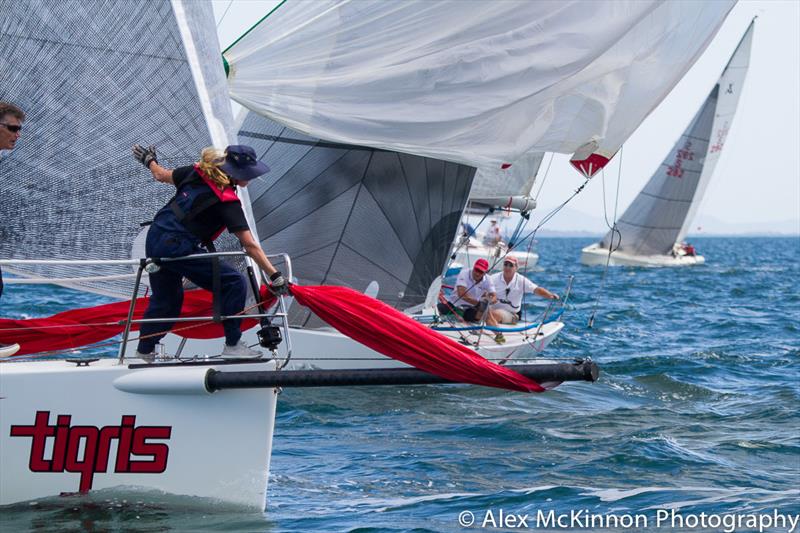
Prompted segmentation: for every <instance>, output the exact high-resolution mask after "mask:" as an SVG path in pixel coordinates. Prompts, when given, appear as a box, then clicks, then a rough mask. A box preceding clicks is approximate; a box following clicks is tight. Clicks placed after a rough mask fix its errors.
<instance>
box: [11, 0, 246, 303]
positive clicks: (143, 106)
mask: <svg viewBox="0 0 800 533" xmlns="http://www.w3.org/2000/svg"><path fill="white" fill-rule="evenodd" d="M0 13H2V17H0V70H2V71H3V72H6V73H10V72H13V73H14V75H13V76H3V79H2V82H0V100H4V101H5V100H7V101H10V102H13V103H15V104H17V105H18V106H20V107H21V108H22V109H23V110H24V111H25V112H26V114H27V120H26V121H25V124H24V129H23V136H22V138H21V139H20V141H19V142H18V143H17V147H16V148H15V149H14V150H13V151H12V152H10V153H7V154H5V157H4V158H3V159H2V160H0V183H2V187H3V191H2V192H3V202H2V203H1V204H0V257H2V258H4V259H51V258H59V259H62V258H63V259H126V258H129V257H130V255H131V246H132V243H133V241H134V239H135V238H136V236H137V235H138V234H139V233H140V232H141V231H142V227H141V226H140V223H141V222H143V221H148V220H150V219H152V217H153V215H154V214H155V212H156V211H157V209H158V208H159V207H161V205H163V204H164V202H166V201H167V200H168V199H169V197H170V196H171V195H172V194H173V193H174V188H172V187H168V186H165V185H163V184H159V183H156V182H155V181H154V180H153V178H152V177H151V176H150V175H149V173H148V172H147V171H146V170H145V169H144V168H143V167H142V166H141V165H139V164H138V163H137V162H136V161H135V160H134V159H133V158H132V157H131V146H132V145H133V144H134V143H137V142H138V143H145V144H153V145H155V146H156V147H157V149H158V156H159V161H160V162H162V163H163V164H165V165H166V166H170V167H173V166H178V165H185V164H189V163H191V162H193V161H196V160H197V157H198V154H199V152H200V150H201V149H202V148H203V147H206V146H210V145H216V146H221V147H224V146H225V145H226V144H227V137H228V132H232V131H233V118H232V116H231V108H230V101H229V98H228V95H227V88H226V82H225V74H224V70H223V67H222V62H221V60H220V52H219V45H218V42H217V35H216V28H215V27H214V18H213V12H212V8H211V5H210V4H208V3H205V2H193V1H192V2H181V1H170V0H149V1H147V2H137V1H129V0H117V1H97V0H95V1H93V0H79V1H63V0H61V1H58V2H54V1H50V0H31V1H26V2H19V1H16V0H10V1H9V0H0ZM143 14H146V16H143ZM154 21H158V22H157V23H154ZM4 270H6V271H11V272H14V273H16V274H18V275H21V276H24V277H42V278H48V279H64V278H67V279H74V278H77V277H83V278H85V277H93V276H97V277H109V276H110V277H112V278H118V277H120V276H125V275H128V276H129V275H130V274H131V267H130V266H112V267H109V266H103V267H99V266H81V267H76V266H56V265H38V266H30V265H14V266H11V267H6V269H4ZM62 284H64V285H68V286H72V287H76V288H79V289H84V290H88V291H92V292H97V293H101V294H106V295H109V296H115V297H129V296H130V295H131V290H132V280H131V279H111V280H102V281H70V282H63V283H62Z"/></svg>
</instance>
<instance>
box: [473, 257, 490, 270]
mask: <svg viewBox="0 0 800 533" xmlns="http://www.w3.org/2000/svg"><path fill="white" fill-rule="evenodd" d="M472 268H473V269H474V270H477V271H479V272H489V261H487V260H486V259H483V258H480V259H478V260H477V261H475V264H474V265H472Z"/></svg>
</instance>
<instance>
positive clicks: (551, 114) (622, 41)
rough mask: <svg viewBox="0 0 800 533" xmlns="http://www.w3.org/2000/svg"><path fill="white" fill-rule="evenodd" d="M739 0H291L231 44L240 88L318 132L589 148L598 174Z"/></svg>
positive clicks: (423, 148) (368, 139)
mask: <svg viewBox="0 0 800 533" xmlns="http://www.w3.org/2000/svg"><path fill="white" fill-rule="evenodd" d="M733 4H734V2H733V0H725V1H717V2H694V1H687V2H657V1H647V0H642V1H636V2H629V1H608V2H583V1H567V2H530V1H523V0H520V1H505V2H462V1H438V2H428V1H424V0H417V1H403V2H400V1H385V0H361V1H350V0H313V1H307V2H303V1H297V2H285V3H282V4H281V5H280V6H279V7H278V8H276V9H275V10H274V11H273V12H272V13H271V14H270V15H269V16H268V17H265V19H263V20H262V21H261V22H259V23H258V24H257V25H256V26H255V27H253V28H251V30H250V31H249V32H248V33H246V34H245V35H244V36H242V37H241V38H240V39H239V40H238V41H236V42H235V43H234V44H233V45H232V46H231V47H229V49H228V50H226V51H225V53H224V55H225V58H226V61H227V64H228V68H229V87H230V92H231V96H232V97H233V98H234V100H236V101H237V102H239V103H240V104H242V105H244V106H245V107H247V108H249V109H251V110H253V111H256V112H258V113H260V114H263V115H265V116H267V117H269V118H271V119H273V120H276V121H277V122H279V123H282V124H285V125H287V126H289V127H291V128H293V129H295V130H297V131H301V132H304V133H308V134H310V135H313V136H315V137H319V138H323V139H327V140H331V141H337V142H342V143H346V144H354V145H366V146H373V147H378V148H385V149H389V150H395V151H400V152H406V153H412V154H416V155H422V156H426V157H433V158H436V159H443V160H448V161H455V162H460V163H466V164H469V165H471V166H475V167H478V168H484V167H485V168H500V167H501V166H502V164H503V163H513V162H514V161H517V160H519V159H520V158H521V157H523V156H524V155H525V154H527V153H531V152H534V153H536V152H540V153H543V152H548V151H553V152H560V153H576V156H575V158H576V159H579V161H575V162H574V164H575V165H576V166H580V167H581V169H582V171H583V172H585V173H586V174H587V175H591V174H592V173H594V172H596V171H597V170H599V168H600V167H601V166H602V165H603V164H604V163H605V162H607V160H608V159H609V158H611V157H612V156H613V155H614V154H615V153H616V152H617V150H618V149H619V147H620V146H621V145H622V143H623V142H624V141H625V139H627V138H628V136H629V135H630V134H631V133H632V132H633V130H634V129H635V128H636V127H637V126H638V125H639V124H640V123H641V122H642V120H644V118H645V117H646V116H647V115H648V114H649V113H650V112H651V111H652V110H653V109H654V108H655V106H656V105H658V103H659V102H660V101H661V100H662V99H663V98H664V97H665V96H666V94H667V93H668V92H669V91H670V90H671V88H672V87H673V86H674V85H675V84H676V83H677V82H678V80H679V79H680V78H681V77H682V76H683V74H684V73H685V72H686V71H687V70H688V68H689V67H690V66H691V65H692V64H693V63H694V61H695V60H696V59H697V58H698V57H699V55H700V53H702V51H703V50H704V49H705V47H706V46H707V45H708V43H709V42H710V40H711V39H712V38H713V36H714V35H715V34H716V32H717V30H718V29H719V27H720V25H721V23H722V21H723V20H724V19H725V17H726V15H727V13H728V12H729V10H730V9H731V7H732V6H733ZM590 164H591V165H592V168H591V169H589V168H588V165H590Z"/></svg>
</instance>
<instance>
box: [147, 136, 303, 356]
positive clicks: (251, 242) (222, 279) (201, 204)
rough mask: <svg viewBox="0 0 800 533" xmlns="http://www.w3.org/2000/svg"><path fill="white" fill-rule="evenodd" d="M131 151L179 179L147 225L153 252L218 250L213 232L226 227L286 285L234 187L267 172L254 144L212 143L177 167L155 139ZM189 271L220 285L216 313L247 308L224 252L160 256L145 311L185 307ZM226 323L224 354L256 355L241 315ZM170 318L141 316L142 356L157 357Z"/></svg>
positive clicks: (156, 172) (163, 313)
mask: <svg viewBox="0 0 800 533" xmlns="http://www.w3.org/2000/svg"><path fill="white" fill-rule="evenodd" d="M133 155H134V157H135V158H136V159H137V160H138V161H139V162H140V163H142V164H143V165H144V166H145V167H146V168H147V169H148V170H150V172H151V173H152V174H153V177H154V178H155V179H156V181H160V182H161V183H169V184H172V185H175V187H176V189H177V190H176V192H175V196H174V197H173V198H172V199H171V200H170V201H169V202H168V203H167V205H165V206H164V207H162V208H161V210H159V211H158V213H156V216H155V218H154V219H153V222H152V225H151V226H150V230H149V231H148V233H147V240H146V243H145V253H146V254H147V256H148V257H179V256H184V255H190V254H197V253H204V252H205V251H206V250H208V251H213V250H214V247H213V241H214V239H216V238H217V237H218V236H219V235H220V234H221V233H222V232H223V231H224V230H225V229H226V228H227V229H228V231H229V232H230V233H232V234H234V235H235V236H236V237H237V238H238V239H239V242H240V243H241V245H242V247H243V248H244V251H245V252H246V253H247V255H248V256H250V257H251V258H252V259H253V261H255V262H256V264H257V265H258V266H259V267H260V268H261V270H263V271H264V272H266V273H267V274H268V275H269V277H270V281H271V283H272V284H271V286H270V288H271V289H272V291H273V292H274V293H276V294H287V293H288V286H287V283H286V280H285V279H284V277H283V275H282V274H281V273H280V272H279V271H278V270H277V269H276V268H275V267H274V266H272V263H270V261H269V259H267V256H266V254H264V251H263V250H262V249H261V246H260V245H259V244H258V242H256V240H255V238H254V237H253V234H252V233H251V232H250V228H249V226H248V225H247V219H246V218H245V215H244V211H243V210H242V204H241V202H240V201H239V197H238V196H237V195H236V187H247V185H248V184H249V183H250V180H252V179H254V178H257V177H259V176H261V175H262V174H265V173H267V172H269V168H268V167H267V165H265V164H264V163H263V162H261V161H259V160H258V159H257V158H256V154H255V151H254V150H253V149H252V148H251V147H249V146H240V145H236V146H229V147H228V148H227V149H226V150H225V152H221V151H219V150H217V149H215V148H206V149H204V150H203V151H202V153H201V155H200V161H199V162H197V163H195V164H194V165H191V166H185V167H179V168H176V169H173V170H170V169H167V168H164V167H162V166H161V165H159V164H158V160H157V159H156V152H155V148H154V147H153V146H150V147H148V148H144V147H142V146H140V145H138V144H137V145H135V146H134V147H133ZM201 246H202V247H204V248H205V249H203V248H202V247H201ZM215 263H216V264H215ZM184 277H186V278H188V279H189V280H190V281H191V282H192V283H194V284H196V285H198V286H199V287H202V288H204V289H206V290H209V291H213V292H214V309H215V311H214V314H215V315H218V314H221V315H225V316H232V315H236V314H237V313H240V312H241V311H242V310H243V309H244V304H245V298H246V289H245V287H246V284H245V280H244V277H243V276H242V275H241V274H240V273H239V272H238V271H237V270H236V269H234V268H232V267H230V266H228V265H225V264H224V263H222V262H221V261H219V260H216V259H208V260H205V259H198V260H188V261H178V262H169V263H162V264H161V265H160V268H159V270H158V271H157V272H151V273H150V289H151V291H152V293H151V296H150V304H149V305H148V306H147V310H146V311H145V314H144V316H145V318H168V317H177V316H179V315H180V310H181V305H182V304H183V283H182V279H183V278H184ZM215 282H216V283H215ZM215 284H216V287H215ZM222 324H223V328H224V329H225V347H224V348H223V351H222V355H223V356H227V357H234V358H241V357H251V358H255V357H260V356H261V355H262V354H261V352H258V351H256V350H252V349H250V348H249V347H248V346H247V345H246V344H245V343H244V342H243V341H242V340H241V337H242V331H241V320H236V319H231V320H225V321H223V323H222ZM172 325H173V324H172V323H167V322H160V323H144V324H142V327H141V330H140V340H139V346H138V348H137V350H136V353H137V356H138V357H142V358H144V359H148V360H151V359H152V358H153V353H154V350H155V345H156V343H157V342H158V341H159V340H161V338H162V337H164V335H166V333H167V332H168V331H169V330H170V329H171V328H172Z"/></svg>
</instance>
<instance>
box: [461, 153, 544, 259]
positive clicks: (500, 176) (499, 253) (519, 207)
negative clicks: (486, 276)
mask: <svg viewBox="0 0 800 533" xmlns="http://www.w3.org/2000/svg"><path fill="white" fill-rule="evenodd" d="M543 156H544V154H543V153H541V152H531V153H528V154H525V155H524V156H523V157H521V158H520V159H519V160H517V161H515V162H514V163H513V164H511V165H503V166H502V167H499V168H482V169H478V171H477V172H476V173H475V179H474V181H473V182H472V188H471V189H470V191H469V205H468V208H467V213H471V214H479V215H484V214H486V213H487V212H488V210H490V209H498V210H508V211H513V212H517V213H520V214H523V213H528V212H529V211H531V210H532V209H534V208H535V207H536V201H535V200H534V199H533V198H531V189H532V188H533V184H534V182H535V181H536V174H537V172H538V171H539V166H540V165H541V164H542V158H543ZM485 218H486V217H485ZM464 228H465V231H464V232H462V233H461V235H459V236H458V238H457V239H456V242H455V243H453V254H452V256H451V257H452V259H453V261H454V263H453V264H451V269H452V268H453V267H455V266H458V267H462V266H464V265H471V264H472V263H474V262H475V261H476V260H478V259H481V258H483V259H486V260H487V261H489V264H490V265H494V270H499V269H500V268H499V267H500V263H501V262H502V258H504V257H506V256H513V257H515V258H516V259H517V263H518V265H519V268H520V269H521V270H524V269H526V268H531V267H533V266H535V265H536V263H537V262H538V261H539V255H538V254H537V253H536V252H534V251H532V250H526V249H523V248H514V244H515V243H511V242H504V241H502V240H501V241H500V242H497V243H487V242H485V239H483V238H481V236H480V232H481V230H482V229H485V228H475V229H474V231H472V230H469V229H467V228H468V226H467V225H466V224H465V225H464ZM509 245H511V248H510V249H509Z"/></svg>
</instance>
